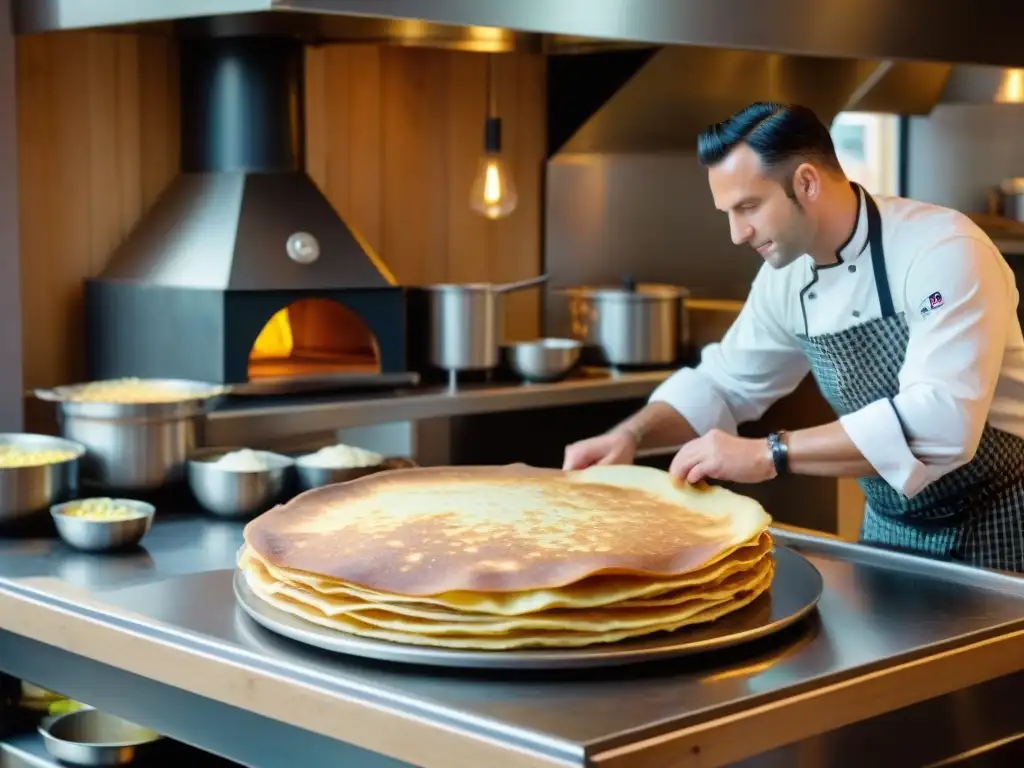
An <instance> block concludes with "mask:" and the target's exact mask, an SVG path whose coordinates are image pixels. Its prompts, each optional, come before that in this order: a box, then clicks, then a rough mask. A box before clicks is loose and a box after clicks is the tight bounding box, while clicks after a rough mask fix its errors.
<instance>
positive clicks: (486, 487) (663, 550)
mask: <svg viewBox="0 0 1024 768" xmlns="http://www.w3.org/2000/svg"><path fill="white" fill-rule="evenodd" d="M769 523H770V518H769V516H768V514H767V513H766V512H765V510H764V509H763V508H762V507H761V505H760V504H758V503H757V502H756V501H754V500H753V499H750V498H747V497H745V496H741V495H738V494H736V493H733V492H731V491H728V490H726V489H724V488H721V487H712V486H708V485H706V484H703V483H701V484H699V485H688V484H685V483H683V484H680V483H677V482H676V481H675V480H674V479H673V478H671V477H670V476H669V475H668V473H666V472H663V471H661V470H658V469H653V468H649V467H639V466H599V467H591V468H589V469H586V470H582V471H578V472H562V471H558V470H551V469H537V468H533V467H528V466H525V465H521V464H516V465H511V466H504V467H468V468H467V467H445V468H423V469H401V470H395V471H391V472H385V473H380V474H376V475H371V476H369V477H366V478H362V479H359V480H353V481H351V482H348V483H342V484H338V485H332V486H327V487H324V488H319V489H316V490H313V491H309V492H306V493H304V494H301V495H299V496H297V497H295V498H294V499H292V500H291V501H289V502H288V503H287V504H283V505H281V506H278V507H275V508H274V509H271V510H269V511H268V512H266V513H264V514H263V515H261V516H260V517H258V518H256V519H254V520H253V521H252V522H250V523H249V524H248V525H247V526H246V529H245V542H246V545H245V547H244V549H243V551H242V554H241V557H240V560H239V568H241V570H242V572H243V573H244V575H245V579H246V581H247V583H248V585H249V587H250V589H251V591H252V593H253V594H254V595H255V596H256V597H257V598H259V599H260V600H263V601H265V602H266V603H269V604H270V605H272V606H274V607H275V608H278V609H280V610H282V611H285V612H287V613H289V614H292V615H294V616H298V617H300V618H301V619H304V620H305V621H307V622H311V623H312V624H317V625H320V626H322V627H327V628H329V629H331V630H336V631H338V632H339V633H348V634H350V635H357V636H359V637H362V638H369V639H375V640H386V641H392V642H396V643H406V644H412V645H421V646H436V647H439V648H456V649H472V650H495V651H498V650H510V649H524V648H579V647H583V646H588V645H593V644H596V643H611V642H617V641H620V640H623V639H626V638H631V637H639V636H642V635H649V634H652V633H659V632H672V631H674V630H678V629H680V628H683V627H687V626H692V625H697V624H703V623H707V622H712V621H715V620H716V619H719V618H720V617H722V616H725V615H726V614H728V613H731V612H733V611H736V610H738V609H740V608H742V607H744V606H746V605H748V604H750V603H751V602H753V601H754V600H755V599H757V597H758V596H759V595H761V594H762V593H764V592H765V591H766V590H768V589H769V586H770V585H771V581H772V576H773V573H774V568H775V565H774V559H773V558H772V556H771V552H772V540H771V536H770V534H769V532H768V525H769Z"/></svg>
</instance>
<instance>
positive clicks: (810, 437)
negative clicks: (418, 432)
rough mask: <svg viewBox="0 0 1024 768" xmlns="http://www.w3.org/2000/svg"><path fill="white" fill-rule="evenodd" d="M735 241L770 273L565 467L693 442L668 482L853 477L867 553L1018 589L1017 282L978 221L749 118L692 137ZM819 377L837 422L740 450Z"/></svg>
mask: <svg viewBox="0 0 1024 768" xmlns="http://www.w3.org/2000/svg"><path fill="white" fill-rule="evenodd" d="M697 155H698V158H699V160H700V162H701V164H702V165H703V166H705V167H706V168H707V169H708V181H709V183H710V186H711V194H712V197H713V198H714V202H715V207H716V208H718V209H719V210H720V211H722V212H723V213H724V214H725V215H726V216H727V217H728V220H729V230H730V233H731V235H732V240H733V242H734V243H736V244H737V245H740V244H748V245H750V247H752V248H753V249H754V250H755V251H757V254H758V255H759V256H760V257H761V259H763V261H764V264H763V265H762V267H761V268H760V270H759V271H758V273H757V276H756V277H755V278H754V281H753V284H752V286H751V290H750V294H749V296H748V298H747V301H746V302H745V304H744V306H743V309H742V311H741V312H740V313H739V315H738V316H737V318H736V320H735V322H734V323H733V325H732V327H731V328H730V329H729V330H728V332H727V333H726V334H725V336H724V337H723V338H722V340H721V342H720V343H716V344H711V345H708V346H707V347H705V348H704V350H703V352H702V354H701V360H700V363H699V365H697V366H696V367H694V368H684V369H682V370H680V371H677V372H676V373H675V374H673V375H672V376H671V377H670V378H669V379H668V380H666V381H665V382H664V383H663V384H662V385H661V386H660V387H659V388H658V389H657V390H656V391H655V392H654V394H653V395H652V396H651V398H650V402H649V403H648V404H647V405H646V406H645V407H644V408H643V409H642V410H641V411H639V412H638V413H636V414H635V415H634V416H632V417H631V418H629V419H627V420H626V421H625V422H624V423H622V424H621V425H619V426H617V427H615V428H613V429H612V430H611V431H610V432H608V433H606V434H603V435H600V436H598V437H593V438H590V439H587V440H583V441H581V442H578V443H575V444H573V445H570V446H568V447H567V448H566V451H565V462H564V467H565V468H566V469H579V468H582V467H586V466H589V465H591V464H602V463H603V464H608V463H631V462H632V461H633V459H634V457H635V455H636V451H637V449H638V448H639V447H641V446H643V447H654V446H672V445H682V448H681V449H680V450H679V452H678V453H677V454H676V455H675V458H674V459H673V461H672V464H671V468H670V471H671V473H672V474H673V475H675V476H677V477H679V478H685V479H687V480H689V481H690V482H696V481H698V480H701V479H704V478H706V479H709V480H721V481H731V482H736V483H760V482H764V481H766V480H770V479H772V478H774V477H776V476H777V475H780V474H785V473H787V472H791V473H796V474H803V475H819V476H830V477H855V478H858V482H859V484H860V487H861V489H862V490H863V492H864V495H865V498H866V506H865V510H864V520H863V525H862V528H861V540H862V541H863V542H864V543H869V544H875V545H879V546H885V547H889V548H896V549H899V550H903V551H907V552H912V553H915V554H919V555H924V556H929V557H935V558H941V559H950V560H955V561H960V562H965V563H969V564H972V565H975V566H979V567H984V568H995V569H1001V570H1008V571H1015V572H1018V573H1022V572H1024V338H1022V334H1021V326H1020V323H1019V321H1018V319H1017V314H1016V313H1017V299H1018V296H1017V289H1016V285H1015V281H1014V276H1013V273H1012V272H1011V271H1010V268H1009V267H1008V265H1007V264H1006V262H1005V260H1004V259H1003V258H1002V256H1001V254H1000V253H999V251H998V250H997V249H996V247H995V246H994V245H993V244H992V242H991V240H989V238H988V237H986V235H985V234H984V233H983V232H982V231H981V230H980V229H979V228H978V227H977V226H975V225H974V224H973V223H972V222H971V220H970V219H969V218H967V217H966V216H964V215H962V214H960V213H958V212H956V211H952V210H949V209H946V208H941V207H938V206H935V205H929V204H926V203H920V202H916V201H913V200H906V199H902V198H898V197H886V196H881V195H871V194H868V192H867V191H866V190H865V189H864V188H863V187H861V186H859V185H858V184H854V183H851V182H850V181H849V180H848V179H847V178H846V176H845V174H844V173H843V170H842V168H841V167H840V164H839V160H838V158H837V157H836V153H835V148H834V146H833V144H832V139H831V136H830V135H829V130H828V128H827V127H826V126H825V125H823V124H822V123H821V121H820V120H818V118H817V117H816V116H815V115H814V113H813V112H812V111H811V110H809V109H807V108H805V107H801V106H798V105H787V104H765V103H755V104H751V105H750V106H749V107H746V108H745V109H743V110H742V111H740V112H738V113H737V114H735V115H733V116H732V117H730V118H729V119H727V120H726V121H724V122H722V123H717V124H715V125H712V126H710V127H709V128H707V129H706V130H705V131H704V132H703V133H702V134H701V135H700V137H699V138H698V141H697ZM808 372H810V373H811V374H812V375H813V376H814V378H815V380H816V382H817V384H818V387H819V388H820V390H821V393H822V394H823V395H824V397H825V398H826V400H828V402H829V404H830V405H831V406H832V408H833V410H834V411H835V413H836V414H837V416H838V419H837V420H836V421H833V422H831V423H828V424H822V425H821V426H817V427H813V428H810V429H801V430H796V431H791V432H778V433H775V434H772V435H770V436H769V437H768V438H767V439H764V438H759V439H754V438H743V437H737V435H736V428H737V425H738V424H741V423H743V422H746V421H752V420H756V419H758V418H760V417H761V415H762V414H763V413H764V412H765V411H766V410H767V409H768V407H769V406H771V405H772V403H774V402H775V401H776V400H778V399H779V398H781V397H783V396H785V395H787V394H789V393H790V392H792V391H793V390H794V389H795V388H796V386H797V385H798V384H799V382H800V381H801V380H802V379H803V378H804V376H805V375H806V374H807V373H808Z"/></svg>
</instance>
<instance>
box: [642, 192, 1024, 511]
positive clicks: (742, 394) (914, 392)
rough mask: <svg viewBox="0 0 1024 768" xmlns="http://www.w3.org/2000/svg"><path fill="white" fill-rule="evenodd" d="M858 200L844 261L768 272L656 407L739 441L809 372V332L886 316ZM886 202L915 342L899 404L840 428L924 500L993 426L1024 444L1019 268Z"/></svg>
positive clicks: (974, 238) (903, 488) (659, 394)
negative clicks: (744, 428) (803, 339)
mask: <svg viewBox="0 0 1024 768" xmlns="http://www.w3.org/2000/svg"><path fill="white" fill-rule="evenodd" d="M860 194H861V197H862V199H861V200H860V205H859V214H858V218H857V225H856V227H855V229H854V231H853V232H852V233H851V236H850V239H849V240H848V241H847V242H846V244H845V245H844V246H843V247H842V248H841V249H840V250H839V251H838V252H837V256H838V263H837V264H834V265H829V266H827V267H816V266H815V264H814V262H813V260H812V259H811V257H810V256H804V257H802V258H800V259H798V260H797V261H796V262H794V263H793V264H790V265H789V266H787V267H784V268H782V269H778V270H776V269H773V268H771V267H769V266H768V265H767V264H765V265H764V266H763V267H762V268H761V270H760V271H759V272H758V274H757V276H756V277H755V278H754V282H753V285H752V287H751V291H750V296H749V297H748V299H747V301H746V303H745V304H744V306H743V309H742V310H741V311H740V313H739V315H738V317H737V318H736V321H735V322H734V323H733V325H732V327H731V328H730V329H729V330H728V332H727V333H726V334H725V336H724V337H723V338H722V340H721V342H719V343H715V344H709V345H708V346H706V347H705V348H704V350H703V351H702V353H701V360H700V363H699V364H698V365H697V366H696V367H695V368H684V369H682V370H680V371H677V372H676V373H675V374H673V375H672V376H671V377H670V378H669V379H668V380H666V381H665V382H664V383H663V384H662V385H661V386H659V387H658V388H657V389H656V390H655V392H654V393H653V395H652V396H651V402H664V403H667V404H669V405H671V406H672V407H673V408H675V409H676V410H677V411H678V412H679V413H680V414H681V415H682V416H683V417H684V418H686V420H687V421H688V422H689V423H690V425H691V426H692V427H693V428H694V430H696V432H697V433H698V434H701V435H702V434H705V433H706V432H708V431H709V430H711V429H715V428H717V429H721V430H725V431H728V432H732V433H735V431H736V426H737V424H740V423H743V422H745V421H752V420H756V419H758V418H760V417H761V415H762V414H763V413H764V412H765V411H766V410H767V409H768V407H769V406H771V405H772V403H774V402H775V401H776V400H778V399H779V398H781V397H784V396H785V395H787V394H789V393H790V392H792V391H793V390H794V389H795V388H796V386H797V385H798V384H799V383H800V381H801V380H802V379H803V377H804V376H805V375H806V374H807V373H808V371H809V365H808V362H807V360H806V358H805V357H804V354H803V352H802V351H801V348H800V346H799V345H798V343H797V339H796V335H797V334H806V335H809V336H817V335H820V334H828V333H836V332H839V331H843V330H846V329H847V328H850V327H851V326H855V325H857V324H859V323H864V322H868V321H870V320H873V319H875V318H878V317H880V316H881V309H880V307H879V303H878V294H877V291H876V287H875V280H874V277H873V274H872V269H871V248H870V246H869V245H868V222H867V210H866V206H865V204H864V201H863V194H864V193H863V191H862V190H861V191H860ZM874 198H875V202H876V203H877V204H878V209H879V212H880V213H881V217H882V247H883V249H884V251H885V264H886V273H887V274H888V277H889V288H890V291H891V293H892V300H893V304H894V306H895V310H896V312H903V313H905V314H906V318H907V320H908V322H909V325H910V342H909V345H908V348H907V354H906V358H905V360H904V363H903V366H902V368H901V369H900V374H899V383H900V389H899V394H898V395H896V397H894V398H893V399H892V401H890V400H888V399H887V398H883V399H880V400H877V401H876V402H873V403H871V404H869V405H867V406H866V407H864V408H862V409H860V410H858V411H855V412H853V413H850V414H848V415H846V416H843V417H841V418H840V419H839V421H840V423H841V424H842V426H843V428H844V429H845V430H846V432H847V434H848V435H849V437H850V440H851V441H852V442H853V443H854V445H856V446H857V448H858V450H859V451H860V452H861V453H862V454H863V456H864V458H865V459H866V460H867V461H868V462H869V463H870V464H871V466H872V467H873V468H874V469H875V472H876V473H877V474H878V475H879V476H880V477H881V478H883V479H884V480H885V481H886V482H888V483H889V484H890V485H891V486H892V487H893V488H895V489H896V490H897V491H899V492H900V493H902V494H904V495H905V496H906V497H912V496H914V495H915V494H917V493H918V492H919V491H921V489H923V488H925V487H926V486H927V485H928V484H929V483H931V482H933V481H935V480H937V479H938V478H939V477H942V476H943V475H944V474H946V473H947V472H951V471H952V470H954V469H956V468H957V467H959V466H961V465H963V464H966V463H967V462H968V461H970V460H971V458H972V457H973V456H974V453H975V451H976V450H977V447H978V443H979V441H980V439H981V432H982V428H983V427H984V425H985V423H986V421H987V422H988V423H989V424H990V425H991V426H992V427H995V428H997V429H1001V430H1004V431H1006V432H1010V433H1012V434H1015V435H1019V436H1021V437H1024V337H1022V334H1021V326H1020V323H1019V321H1018V319H1017V301H1018V294H1017V287H1016V282H1015V280H1014V275H1013V272H1012V271H1011V270H1010V267H1009V265H1008V264H1007V263H1006V261H1005V260H1004V258H1003V256H1002V255H1001V254H1000V253H999V251H998V249H997V248H996V247H995V246H994V245H993V244H992V241H991V240H990V239H989V238H988V236H986V235H985V233H984V232H982V230H981V229H980V228H979V227H978V226H976V225H975V224H974V222H972V221H971V220H970V219H969V218H968V217H966V216H964V215H963V214H961V213H958V212H956V211H953V210H949V209H947V208H941V207H938V206H934V205H929V204H927V203H920V202H917V201H914V200H906V199H903V198H898V197H887V196H880V195H875V196H874ZM815 272H816V273H817V280H816V281H814V285H813V286H811V287H809V288H806V287H807V286H808V285H810V283H811V282H812V280H813V278H814V276H815ZM805 288H806V290H805V291H804V300H803V302H802V305H801V301H800V292H801V290H802V289H805ZM866 373H869V372H866Z"/></svg>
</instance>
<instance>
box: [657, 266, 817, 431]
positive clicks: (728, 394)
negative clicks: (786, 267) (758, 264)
mask: <svg viewBox="0 0 1024 768" xmlns="http://www.w3.org/2000/svg"><path fill="white" fill-rule="evenodd" d="M770 269H771V268H770V267H768V266H765V267H763V268H762V269H761V270H760V271H759V272H758V274H757V277H756V278H755V279H754V282H753V285H752V286H751V290H750V295H749V296H748V297H747V301H746V302H745V303H744V305H743V309H742V310H741V311H740V313H739V315H738V316H737V317H736V320H735V321H734V322H733V324H732V326H731V327H730V328H729V330H728V331H727V332H726V334H725V336H723V337H722V340H721V341H720V342H718V343H714V344H709V345H707V346H706V347H704V349H703V350H702V352H701V359H700V363H699V364H698V365H697V366H696V367H695V368H683V369H681V370H679V371H677V372H676V373H674V374H673V375H672V376H671V377H669V378H668V379H667V380H666V381H665V382H664V383H662V384H661V386H659V387H658V388H657V389H656V390H655V391H654V393H653V394H652V395H651V398H650V402H663V403H666V404H668V405H670V406H672V407H673V408H674V409H675V410H676V411H678V412H679V414H680V415H681V416H683V418H685V419H686V420H687V421H688V422H689V423H690V426H692V427H693V429H694V431H696V432H697V434H698V435H703V434H706V433H707V432H709V431H710V430H712V429H721V430H725V431H727V432H731V433H734V434H735V432H736V429H737V426H738V425H739V424H742V423H744V422H746V421H753V420H756V419H758V418H760V417H761V415H762V414H763V413H764V412H765V411H766V410H768V408H769V407H770V406H771V405H772V403H774V402H775V401H776V400H778V399H779V398H781V397H784V396H785V395H787V394H789V393H790V392H792V391H793V390H794V389H796V386H797V385H798V384H799V383H800V380H801V379H803V377H804V376H806V375H807V372H808V365H807V360H806V358H805V357H804V354H803V351H802V350H801V349H800V347H799V345H798V343H797V341H796V338H795V336H794V335H793V333H792V332H791V331H787V330H786V329H785V328H784V327H783V326H782V325H781V324H780V323H779V322H778V318H777V314H776V313H777V311H778V308H779V306H780V304H779V302H780V300H782V299H781V297H776V296H774V295H773V290H775V289H776V286H774V285H772V280H771V277H772V276H771V275H769V274H768V272H767V270H770Z"/></svg>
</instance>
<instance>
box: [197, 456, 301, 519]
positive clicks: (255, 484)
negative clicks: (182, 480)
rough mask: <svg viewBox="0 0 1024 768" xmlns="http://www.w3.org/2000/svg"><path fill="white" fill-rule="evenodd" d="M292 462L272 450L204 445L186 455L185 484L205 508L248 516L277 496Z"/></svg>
mask: <svg viewBox="0 0 1024 768" xmlns="http://www.w3.org/2000/svg"><path fill="white" fill-rule="evenodd" d="M292 464H293V462H292V459H290V458H289V457H287V456H282V455H281V454H279V453H274V452H272V451H256V450H253V449H251V448H214V449H206V450H202V451H198V452H196V453H194V454H192V455H191V456H190V457H189V460H188V466H187V475H188V486H189V488H190V489H191V491H192V495H193V496H195V499H196V501H197V502H199V505H200V506H201V507H202V508H203V509H205V510H207V511H208V512H212V513H213V514H215V515H218V516H220V517H229V518H241V517H251V516H252V515H256V514H259V513H260V512H264V511H266V510H267V509H269V508H270V507H272V506H273V505H274V504H275V503H276V502H277V501H278V500H279V499H280V498H281V494H282V493H283V492H284V490H285V487H286V485H287V481H288V479H289V477H290V471H291V469H292Z"/></svg>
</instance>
